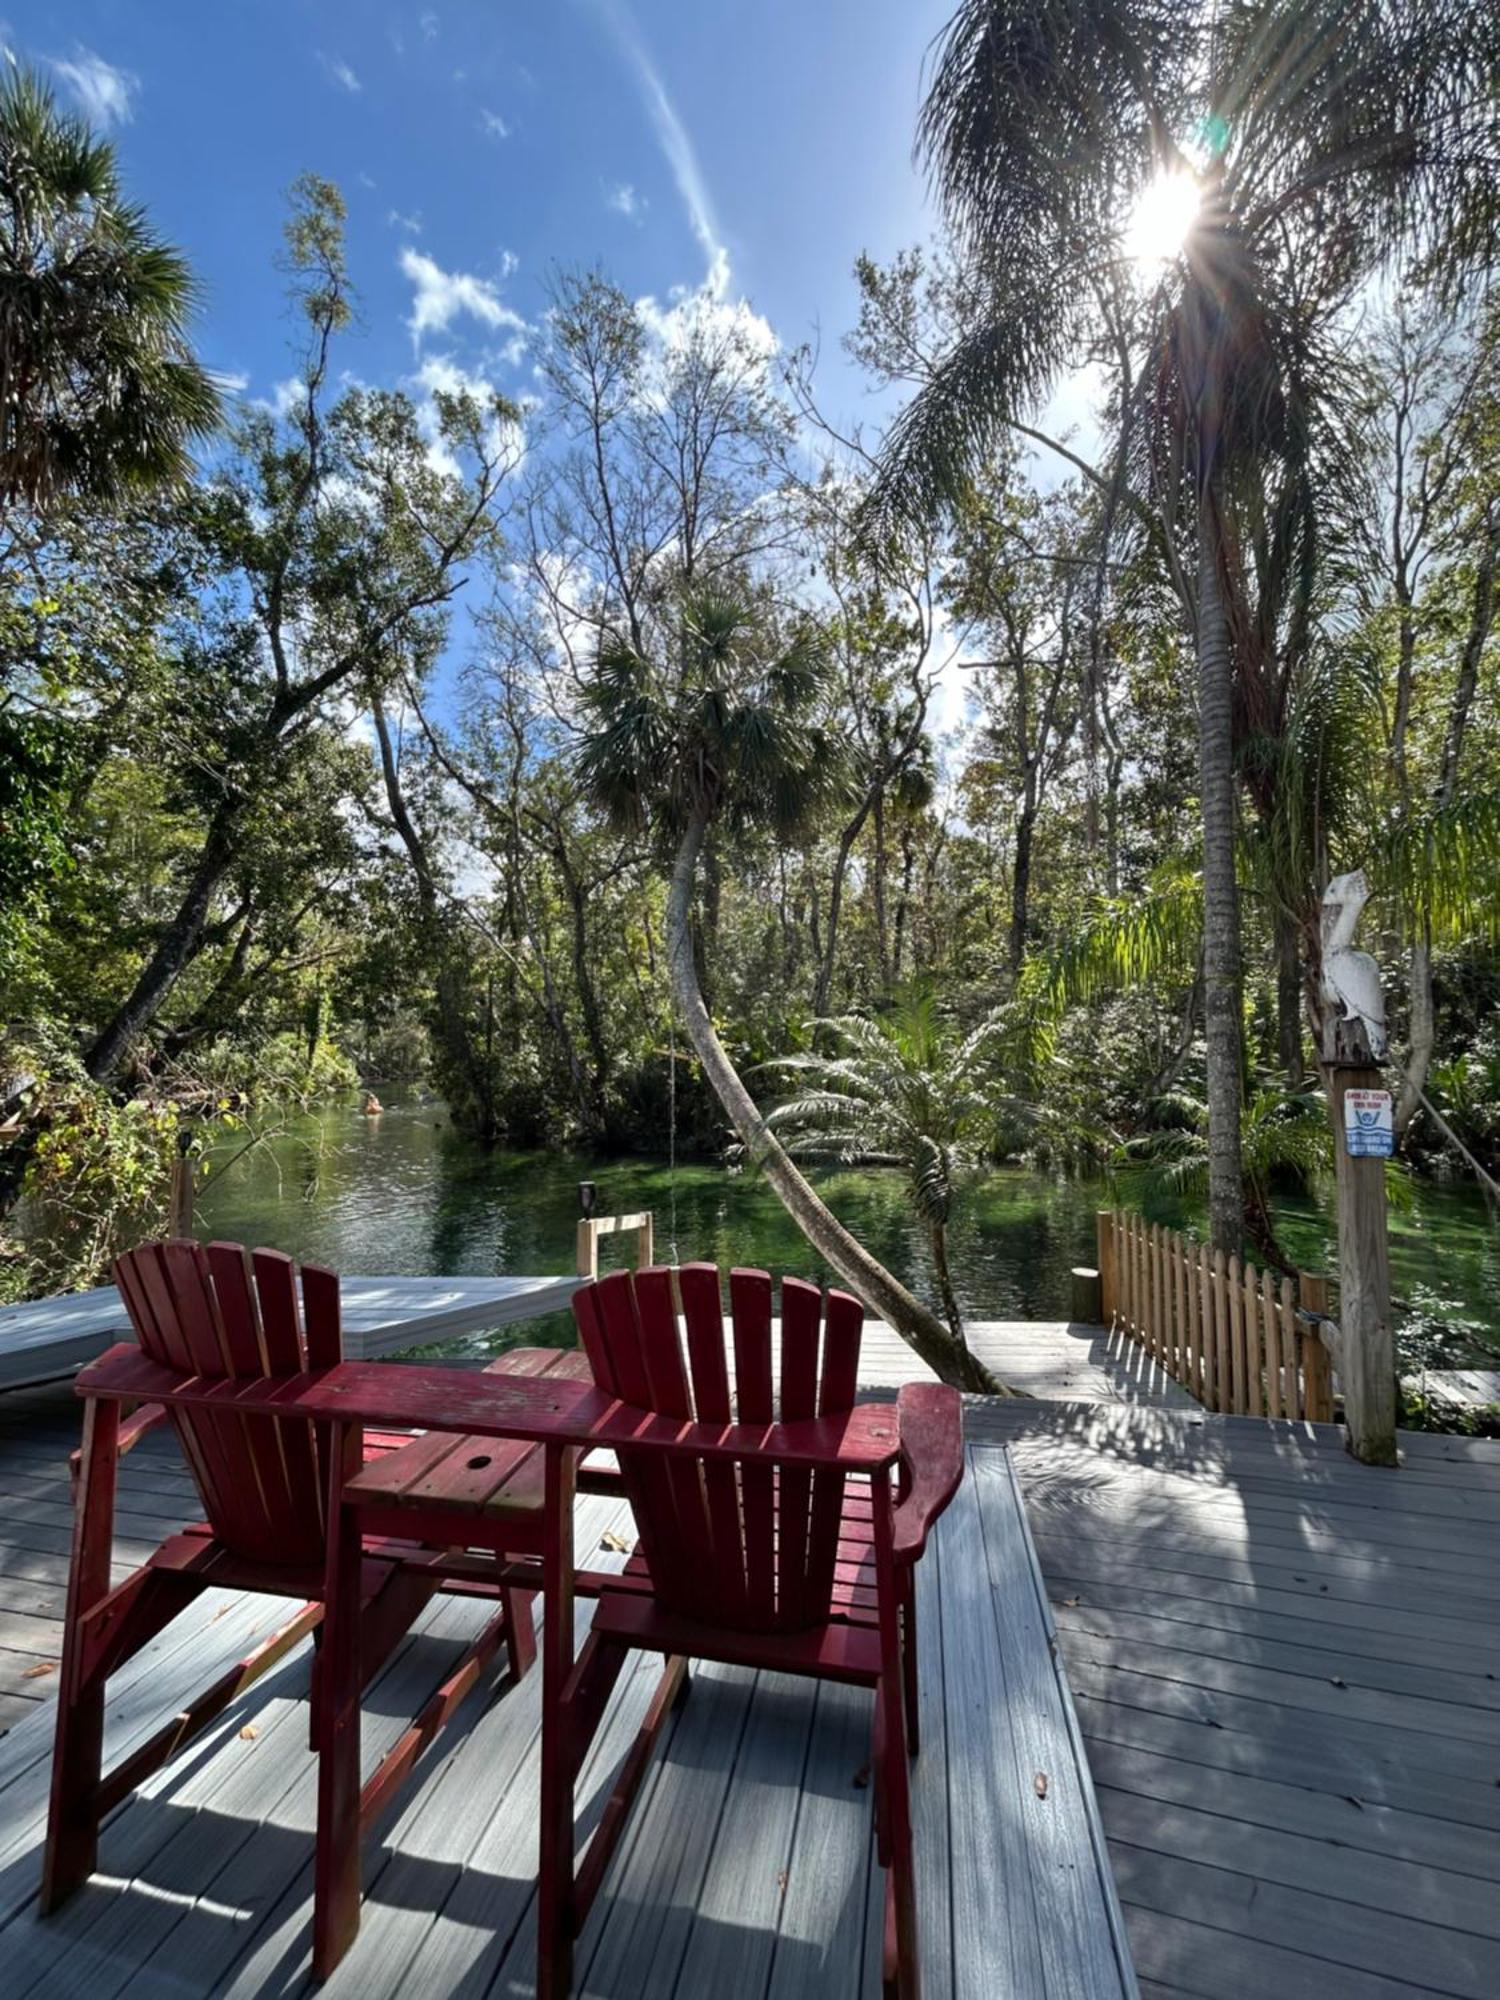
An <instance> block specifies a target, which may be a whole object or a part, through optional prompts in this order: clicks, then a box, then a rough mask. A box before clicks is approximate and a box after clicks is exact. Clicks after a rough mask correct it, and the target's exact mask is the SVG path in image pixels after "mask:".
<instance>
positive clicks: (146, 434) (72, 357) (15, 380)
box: [0, 70, 219, 511]
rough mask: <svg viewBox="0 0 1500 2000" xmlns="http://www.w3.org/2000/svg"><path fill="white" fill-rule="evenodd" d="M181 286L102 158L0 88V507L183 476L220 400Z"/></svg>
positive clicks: (48, 100) (99, 150)
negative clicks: (190, 331) (191, 340)
mask: <svg viewBox="0 0 1500 2000" xmlns="http://www.w3.org/2000/svg"><path fill="white" fill-rule="evenodd" d="M193 302H194V286H193V281H192V278H191V276H190V274H189V271H188V267H187V264H186V262H185V261H184V259H183V257H182V256H181V255H180V253H179V252H178V251H176V250H174V249H172V248H171V246H170V245H168V244H166V243H163V242H162V241H161V239H160V238H159V237H158V236H157V235H156V234H155V233H154V231H153V230H152V229H151V226H150V224H149V223H148V222H147V220H146V218H145V215H144V214H143V213H142V211H141V210H140V209H139V208H137V207H135V206H133V205H132V204H130V203H128V202H126V201H125V200H124V199H123V197H122V195H121V192H120V181H119V174H118V170H117V167H116V163H115V155H114V148H113V147H112V146H110V145H109V144H108V142H107V141H105V140H103V139H97V138H95V137H94V135H93V134H92V133H91V132H90V131H89V129H88V127H87V126H86V125H85V124H84V123H83V121H82V120H81V119H78V118H74V117H69V116H67V115H66V114H64V113H62V112H60V111H59V110H58V108H57V105H56V103H55V101H54V99H53V97H52V94H51V92H50V91H49V90H48V89H47V87H46V86H45V85H44V84H43V83H42V82H40V81H39V79H38V78H37V77H36V76H34V75H32V74H31V73H29V72H28V71H25V70H17V71H15V72H13V73H11V74H8V75H7V76H5V77H4V79H3V80H0V511H3V510H7V509H9V508H11V507H14V506H16V505H18V504H19V505H22V506H25V507H29V508H35V509H45V508H48V507H50V506H52V505H53V504H55V503H56V502H57V501H59V500H61V499H65V498H67V497H69V496H77V497H80V498H83V499H89V500H99V501H106V502H107V501H112V500H115V499H117V498H119V496H120V495H121V494H123V493H126V492H130V491H135V490H140V489H149V488H152V487H156V486H160V485H162V484H164V483H168V482H170V481H173V480H176V479H178V478H180V477H182V476H183V475H184V474H185V473H186V471H187V470H188V466H189V459H188V445H189V442H190V441H191V440H192V439H194V438H201V437H205V436H207V435H208V434H209V433H210V432H211V431H212V430H213V429H214V428H215V427H216V426H217V424H218V421H219V394H218V391H217V389H216V388H215V387H214V384H213V381H212V379H211V377H210V376H209V375H208V374H207V372H206V371H205V370H204V369H203V368H202V367H201V366H200V365H199V363H198V361H197V360H196V359H195V358H194V356H193V353H192V351H191V349H190V347H189V345H188V341H187V332H186V327H187V319H188V315H189V312H190V310H191V308H192V305H193Z"/></svg>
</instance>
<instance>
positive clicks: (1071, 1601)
mask: <svg viewBox="0 0 1500 2000" xmlns="http://www.w3.org/2000/svg"><path fill="white" fill-rule="evenodd" d="M1082 1602H1083V1599H1082V1598H1081V1597H1064V1598H1063V1599H1062V1600H1061V1603H1062V1607H1063V1609H1064V1611H1071V1610H1072V1609H1073V1606H1074V1605H1075V1604H1082Z"/></svg>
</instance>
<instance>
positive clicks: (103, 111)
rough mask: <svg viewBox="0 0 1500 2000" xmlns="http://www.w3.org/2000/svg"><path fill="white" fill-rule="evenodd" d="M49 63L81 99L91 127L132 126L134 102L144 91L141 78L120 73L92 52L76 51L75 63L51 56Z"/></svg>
mask: <svg viewBox="0 0 1500 2000" xmlns="http://www.w3.org/2000/svg"><path fill="white" fill-rule="evenodd" d="M48 61H49V62H50V64H51V67H52V68H53V70H55V71H56V73H57V75H58V76H59V77H61V79H62V81H63V82H64V83H65V84H66V85H67V86H68V88H69V90H71V91H72V93H73V95H74V96H75V97H76V98H77V99H78V102H79V105H80V107H81V108H82V111H83V114H84V116H85V117H86V118H87V119H88V121H89V123H90V124H91V125H98V126H102V127H103V128H104V129H105V130H106V131H107V130H108V128H109V127H110V126H111V125H125V124H128V123H129V120H130V117H131V114H132V110H133V106H132V103H131V100H132V98H133V97H134V96H135V93H136V92H137V91H138V90H139V89H140V87H141V80H140V78H139V77H138V76H132V75H131V73H130V71H129V70H128V69H116V68H115V66H114V64H113V63H107V62H106V61H105V60H104V58H103V56H96V55H95V54H94V52H93V50H92V49H82V48H81V49H75V50H74V52H73V55H72V57H71V59H70V58H68V57H64V56H50V57H49V58H48Z"/></svg>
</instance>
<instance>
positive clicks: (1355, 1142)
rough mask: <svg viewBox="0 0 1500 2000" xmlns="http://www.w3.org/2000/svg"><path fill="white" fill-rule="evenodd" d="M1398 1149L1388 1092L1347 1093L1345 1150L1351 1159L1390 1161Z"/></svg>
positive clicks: (1349, 1091) (1345, 1098)
mask: <svg viewBox="0 0 1500 2000" xmlns="http://www.w3.org/2000/svg"><path fill="white" fill-rule="evenodd" d="M1395 1150H1396V1124H1395V1119H1394V1116H1393V1112H1392V1105H1391V1093H1390V1092H1389V1091H1388V1090H1346V1091H1345V1092H1344V1151H1345V1152H1346V1153H1347V1154H1348V1155H1349V1157H1350V1159H1351V1160H1370V1159H1373V1160H1388V1159H1389V1158H1390V1157H1391V1155H1392V1154H1393V1153H1394V1152H1395Z"/></svg>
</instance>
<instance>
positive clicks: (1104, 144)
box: [876, 0, 1500, 1247]
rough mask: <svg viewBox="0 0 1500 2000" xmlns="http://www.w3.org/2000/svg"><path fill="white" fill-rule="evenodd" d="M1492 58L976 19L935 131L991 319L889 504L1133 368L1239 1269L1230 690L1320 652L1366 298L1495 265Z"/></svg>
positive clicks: (1396, 18) (897, 470)
mask: <svg viewBox="0 0 1500 2000" xmlns="http://www.w3.org/2000/svg"><path fill="white" fill-rule="evenodd" d="M1496 43H1497V30H1496V26H1495V13H1494V8H1493V5H1492V0H1434V4H1432V5H1431V6H1428V7H1425V8H1417V7H1402V8H1391V7H1389V6H1387V5H1385V4H1384V0H1240V4H1234V0H1230V4H1227V5H1224V4H1214V5H1207V4H1201V5H1196V6H1194V5H1184V6H1171V7H1160V6H1157V5H1155V4H1154V0H1102V4H1101V0H965V4H964V5H962V6H961V7H960V8H959V10H958V12H957V14H956V15H955V16H954V18H953V20H952V22H951V23H950V25H949V28H948V30H947V33H946V36H945V39H944V42H943V46H942V50H941V54H940V57H939V60H938V63H937V66H936V71H935V75H934V81H933V85H932V88H931V91H930V93H929V95H928V98H927V101H926V105H925V107H924V111H923V115H922V124H921V134H920V139H921V145H922V148H923V150H924V151H925V153H926V156H927V158H928V160H929V162H930V163H931V165H932V167H933V170H934V174H935V178H936V180H937V182H938V185H939V189H940V192H941V194H942V197H943V201H944V205H945V208H946V211H947V213H948V215H949V218H950V220H951V222H952V224H953V226H954V229H955V233H956V235H957V237H958V239H959V241H960V243H961V245H962V247H963V250H964V253H965V261H966V269H967V275H968V278H969V291H970V296H971V297H972V299H973V301H974V306H973V311H972V317H971V321H970V324H969V325H968V326H967V327H966V328H965V329H964V330H963V332H962V334H961V337H960V338H959V339H958V340H957V341H956V343H955V345H954V347H953V349H952V351H951V353H950V354H949V355H948V356H947V357H946V358H945V360H944V361H943V362H942V364H941V365H940V366H939V367H938V369H937V370H936V371H935V373H934V375H933V376H932V378H931V380H930V382H929V384H928V385H927V386H926V388H925V389H924V391H923V393H922V394H921V395H920V396H919V397H918V398H917V399H916V401H915V402H914V403H913V404H912V405H911V407H910V408H909V409H908V410H907V411H906V412H905V414H904V416H903V418H902V420H901V421H900V423H899V424H898V425H897V427H896V430H895V432H894V433H893V436H892V438H891V441H890V445H889V449H888V452H887V457H886V464H885V471H884V477H883V480H882V482H881V484H880V486H879V487H878V489H877V495H876V504H877V507H884V508H904V509H910V508H922V509H927V508H930V507H932V506H934V505H936V504H938V503H939V502H940V501H942V500H944V499H945V498H948V497H951V496H953V495H954V494H956V493H959V492H961V491H962V489H963V487H964V486H965V484H966V482H967V481H968V479H969V478H970V477H971V476H972V474H973V472H974V471H975V469H976V468H977V467H978V466H979V465H980V464H981V463H982V461H983V457H984V454H985V453H986V451H987V450H988V449H989V448H990V447H991V445H992V443H993V442H994V439H995V436H996V434H997V432H999V431H1000V430H1002V429H1003V428H1004V426H1005V425H1007V424H1008V423H1011V422H1013V421H1016V420H1018V419H1021V418H1023V417H1024V416H1025V415H1026V414H1027V412H1028V409H1029V407H1030V406H1031V405H1033V404H1035V403H1037V402H1039V401H1040V400H1041V399H1042V398H1043V397H1044V396H1045V394H1046V393H1047V392H1048V391H1049V389H1050V388H1051V387H1052V386H1053V385H1054V384H1055V383H1056V382H1057V381H1058V380H1059V379H1060V378H1061V377H1062V376H1063V375H1064V374H1066V373H1067V372H1068V371H1070V370H1072V369H1074V368H1076V367H1078V366H1079V365H1080V364H1081V363H1083V362H1084V361H1085V360H1087V359H1089V358H1090V357H1091V356H1093V355H1094V354H1096V353H1098V352H1099V351H1100V350H1101V346H1104V347H1105V348H1106V349H1107V351H1109V352H1110V353H1120V354H1125V355H1128V356H1129V359H1130V364H1131V365H1130V370H1129V374H1130V380H1128V381H1127V382H1126V383H1125V384H1124V385H1123V388H1124V398H1125V404H1126V407H1127V412H1128V413H1130V414H1133V415H1134V417H1135V418H1136V419H1137V424H1136V435H1137V438H1138V440H1139V441H1140V442H1141V443H1142V444H1143V445H1144V446H1145V447H1146V449H1145V452H1144V458H1145V461H1146V464H1147V467H1148V470H1149V482H1150V483H1149V497H1148V494H1146V493H1138V494H1136V495H1135V496H1134V498H1133V503H1132V504H1133V508H1134V511H1135V513H1136V514H1137V516H1138V517H1139V518H1142V519H1152V517H1154V532H1155V534H1156V537H1157V539H1158V544H1159V546H1160V548H1161V550H1162V553H1163V556H1164V558H1165V560H1166V561H1167V563H1168V565H1169V567H1170V569H1171V571H1172V574H1173V577H1174V580H1175V582H1176V583H1177V586H1178V589H1179V591H1180V592H1181V594H1182V596H1183V598H1184V603H1185V608H1186V609H1187V610H1188V611H1189V613H1190V615H1191V617H1192V620H1193V623H1194V625H1195V627H1196V642H1197V651H1198V705H1199V755H1200V790H1201V802H1202V817H1203V837H1204V915H1205V953H1204V978H1205V994H1206V1021H1207V1045H1208V1057H1209V1077H1208V1093H1209V1105H1210V1117H1211V1124H1212V1134H1211V1171H1210V1220H1211V1226H1212V1229H1213V1233H1214V1236H1215V1239H1216V1241H1218V1242H1220V1243H1221V1244H1223V1245H1224V1246H1225V1247H1232V1246H1233V1245H1234V1243H1235V1241H1236V1240H1237V1236H1238V1230H1239V1215H1240V1179H1241V1162H1240V1144H1239V1113H1240V1097H1241V1067H1242V1055H1241V1004H1240V977H1239V912H1238V901H1237V894H1236V887H1235V873H1234V840H1235V805H1236V800H1235V783H1236V779H1235V770H1234V731H1233V702H1234V695H1235V692H1236V681H1237V683H1238V693H1239V695H1240V698H1241V701H1242V703H1244V704H1246V705H1247V706H1249V705H1250V704H1251V703H1253V701H1254V700H1255V698H1256V697H1257V696H1261V697H1263V696H1264V692H1265V686H1264V680H1265V669H1266V668H1267V666H1268V665H1269V661H1270V656H1272V655H1274V654H1275V653H1276V652H1277V651H1278V650H1283V651H1286V650H1290V651H1293V652H1295V651H1296V650H1297V649H1298V648H1299V647H1300V646H1302V645H1303V644H1305V642H1306V636H1307V625H1308V617H1309V607H1310V588H1311V581H1312V578H1313V575H1314V573H1315V570H1316V562H1317V555H1318V527H1319V523H1318V510H1317V477H1316V467H1317V465H1318V463H1319V457H1320V454H1321V455H1322V457H1323V459H1324V461H1325V462H1327V461H1328V460H1329V458H1330V454H1331V451H1332V447H1333V444H1334V442H1335V433H1336V430H1337V424H1336V422H1335V419H1336V417H1337V414H1338V411H1337V399H1338V395H1339V385H1340V383H1341V381H1342V380H1343V379H1344V373H1345V371H1343V370H1341V369H1340V367H1339V366H1338V355H1337V352H1336V351H1335V350H1336V334H1337V330H1338V328H1339V326H1340V324H1341V322H1342V321H1343V319H1344V317H1345V316H1346V314H1347V313H1348V311H1349V309H1350V307H1351V304H1352V302H1353V301H1354V300H1355V299H1356V298H1357V296H1358V295H1359V293H1360V291H1361V289H1362V288H1363V287H1365V286H1366V285H1367V284H1368V283H1369V282H1370V281H1371V280H1372V278H1374V277H1376V276H1378V275H1379V274H1380V273H1381V272H1383V271H1384V270H1386V269H1388V268H1390V267H1391V266H1393V265H1394V264H1396V263H1398V262H1404V263H1407V264H1408V265H1411V266H1420V267H1421V268H1422V270H1423V272H1424V275H1426V276H1427V277H1428V278H1429V279H1430V280H1432V281H1433V282H1435V283H1439V284H1448V285H1452V284H1453V283H1455V282H1457V280H1458V279H1459V278H1460V277H1461V275H1462V274H1463V272H1464V271H1465V270H1466V269H1472V268H1475V267H1478V266H1482V265H1486V264H1488V263H1489V262H1490V261H1491V260H1492V259H1493V256H1494V254H1495V250H1496V247H1497V241H1500V204H1497V202H1496V199H1495V194H1494V189H1495V186H1496V174H1497V169H1500V110H1497V105H1496V99H1495V92H1494V75H1495V62H1496V55H1497V47H1496ZM1168 172H1175V173H1184V174H1192V175H1193V176H1194V177H1195V178H1196V179H1197V181H1198V184H1199V190H1200V196H1201V205H1200V208H1199V211H1198V215H1197V219H1196V221H1195V223H1194V225H1193V226H1192V228H1191V229H1190V230H1189V232H1188V236H1187V239H1186V241H1185V243H1184V245H1183V253H1182V255H1181V256H1180V257H1179V258H1177V259H1175V260H1173V261H1172V262H1170V263H1169V265H1168V266H1167V268H1166V269H1165V271H1164V273H1163V275H1162V277H1161V280H1160V282H1159V284H1157V285H1156V287H1155V288H1154V290H1153V291H1152V292H1151V293H1150V294H1149V295H1143V294H1142V292H1141V290H1140V288H1139V286H1138V285H1136V284H1133V283H1132V282H1131V281H1130V280H1129V279H1128V277H1127V274H1126V270H1125V258H1124V253H1123V248H1122V243H1123V236H1124V226H1125V222H1126V218H1127V217H1128V215H1129V213H1130V211H1131V208H1132V205H1133V203H1134V202H1135V200H1136V198H1137V197H1138V196H1139V194H1140V193H1141V192H1142V190H1144V189H1145V188H1146V187H1148V186H1149V185H1150V184H1151V183H1152V182H1153V180H1154V179H1156V178H1157V177H1159V176H1160V175H1162V174H1164V173H1168ZM1142 329H1143V337H1142V338H1136V336H1137V334H1139V333H1140V332H1141V330H1142ZM1132 343H1133V345H1132ZM1125 462H1126V460H1125V457H1124V456H1123V455H1122V459H1121V464H1122V466H1123V465H1124V464H1125ZM1184 544H1185V545H1186V547H1188V548H1190V549H1192V550H1193V551H1194V554H1195V559H1194V561H1193V563H1192V565H1191V568H1192V569H1194V570H1195V571H1196V576H1195V577H1194V576H1192V575H1190V572H1189V564H1188V563H1187V562H1185V561H1184V560H1183V557H1182V554H1181V551H1182V550H1183V547H1184ZM1236 669H1237V670H1238V672H1237V675H1236ZM1258 677H1259V678H1258Z"/></svg>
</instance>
